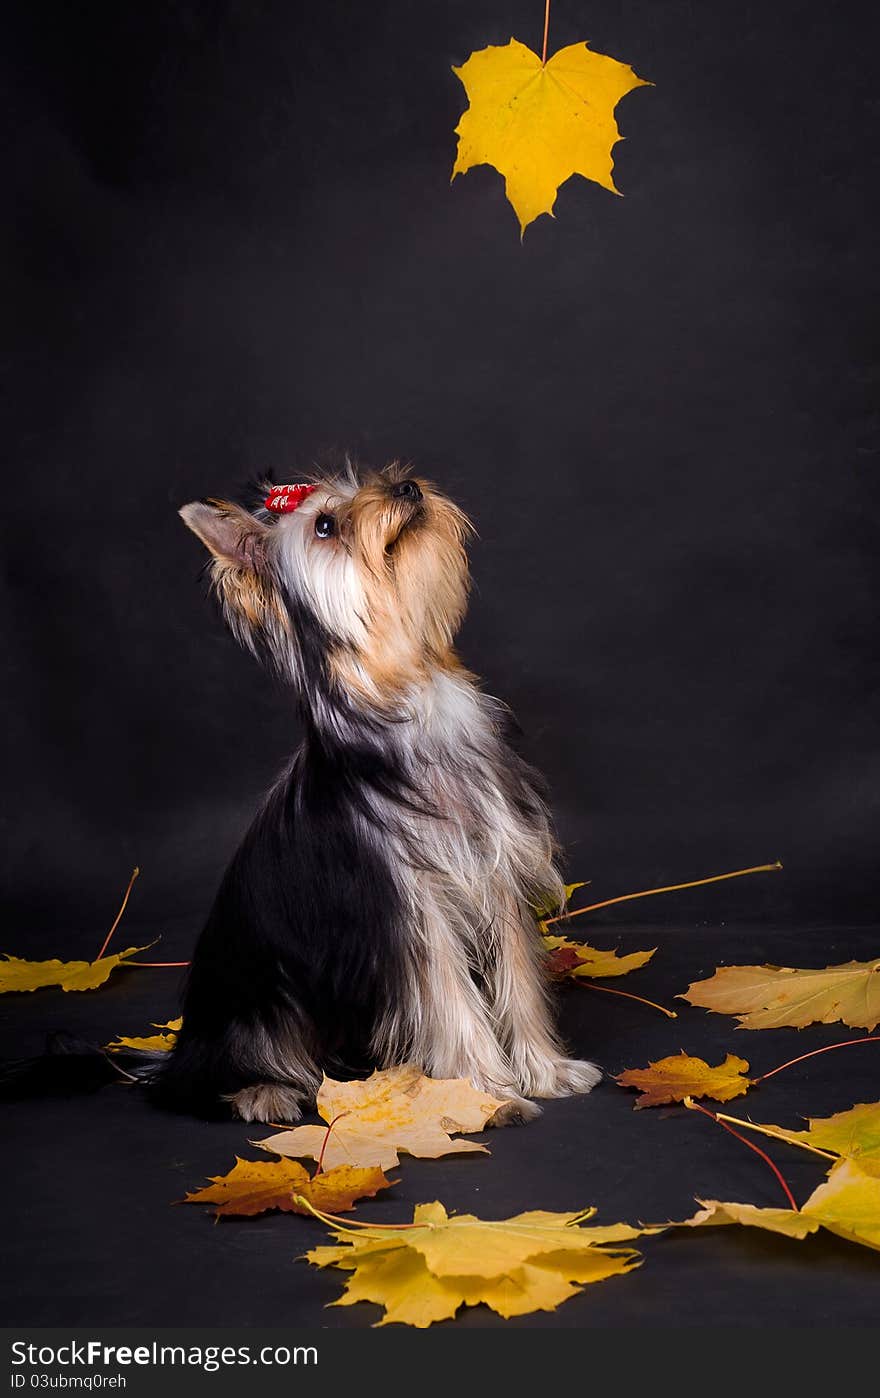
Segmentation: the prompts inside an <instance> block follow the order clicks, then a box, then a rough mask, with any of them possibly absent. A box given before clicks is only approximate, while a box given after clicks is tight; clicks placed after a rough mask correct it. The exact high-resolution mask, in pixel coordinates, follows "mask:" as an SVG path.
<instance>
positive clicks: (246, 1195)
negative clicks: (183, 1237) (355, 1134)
mask: <svg viewBox="0 0 880 1398" xmlns="http://www.w3.org/2000/svg"><path fill="white" fill-rule="evenodd" d="M393 1183H394V1181H393V1180H389V1179H386V1177H385V1175H384V1174H383V1172H382V1171H381V1170H378V1169H375V1168H373V1169H369V1170H359V1169H352V1168H351V1166H348V1165H340V1166H339V1167H338V1168H337V1169H335V1170H326V1171H321V1172H319V1173H318V1174H317V1175H315V1176H313V1177H312V1176H310V1175H309V1173H308V1171H307V1170H306V1169H305V1168H304V1167H303V1166H302V1165H300V1164H299V1163H298V1162H297V1161H295V1160H242V1159H240V1158H239V1157H238V1156H236V1160H235V1164H234V1165H233V1167H232V1169H231V1170H230V1171H229V1172H228V1173H227V1174H225V1175H214V1176H213V1177H212V1179H211V1183H210V1184H209V1185H206V1186H205V1187H204V1189H198V1190H196V1191H195V1192H194V1193H192V1194H187V1196H186V1198H185V1199H184V1200H182V1201H181V1202H182V1203H184V1204H216V1205H217V1207H216V1209H215V1210H214V1212H215V1214H216V1215H217V1217H218V1218H226V1217H233V1216H234V1217H237V1218H253V1217H254V1215H256V1214H264V1213H267V1212H268V1211H269V1210H270V1209H274V1210H280V1211H281V1212H283V1213H295V1214H308V1213H310V1212H312V1209H313V1208H314V1209H319V1210H322V1211H324V1212H326V1213H334V1214H336V1213H345V1212H347V1211H348V1210H349V1209H352V1208H354V1202H355V1200H356V1199H365V1198H372V1197H373V1196H374V1195H375V1194H378V1192H379V1190H380V1189H388V1188H389V1187H390V1186H391V1185H392V1184H393ZM303 1200H305V1201H306V1202H305V1203H304V1202H302V1201H303ZM307 1205H309V1206H311V1207H307Z"/></svg>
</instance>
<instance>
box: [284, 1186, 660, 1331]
mask: <svg viewBox="0 0 880 1398" xmlns="http://www.w3.org/2000/svg"><path fill="white" fill-rule="evenodd" d="M316 1212H317V1211H316ZM590 1216H591V1211H590V1210H587V1211H585V1212H584V1213H580V1214H561V1213H560V1214H553V1213H544V1212H533V1213H525V1214H518V1215H516V1216H515V1217H514V1218H509V1219H503V1220H500V1221H498V1222H485V1221H483V1220H482V1219H479V1218H476V1217H475V1216H474V1215H472V1214H461V1215H458V1216H456V1217H453V1218H450V1217H449V1215H448V1214H447V1212H446V1209H445V1208H444V1206H443V1205H442V1204H440V1203H437V1202H435V1203H433V1204H418V1205H416V1207H415V1209H414V1210H413V1222H412V1224H411V1225H408V1226H403V1227H397V1228H381V1227H373V1226H372V1225H368V1226H366V1227H362V1228H358V1229H357V1230H355V1229H348V1228H346V1227H344V1226H342V1227H333V1236H334V1237H335V1238H336V1240H337V1243H338V1244H340V1246H337V1247H318V1248H314V1249H312V1251H311V1252H309V1253H307V1254H306V1257H307V1260H308V1261H309V1262H311V1263H313V1264H314V1265H316V1266H318V1267H340V1268H342V1269H343V1270H344V1271H349V1272H352V1273H353V1275H352V1277H351V1279H350V1280H349V1281H348V1282H347V1284H346V1288H345V1291H344V1292H343V1294H342V1296H341V1297H340V1298H339V1300H338V1301H335V1302H334V1303H333V1304H334V1305H337V1306H351V1305H354V1304H355V1303H356V1302H357V1301H372V1302H375V1303H376V1304H377V1305H380V1306H383V1307H384V1313H383V1315H382V1319H381V1320H380V1321H379V1322H378V1323H379V1325H389V1324H392V1323H395V1322H396V1323H398V1324H402V1325H413V1326H417V1327H418V1328H420V1329H423V1328H425V1327H426V1326H429V1325H433V1324H434V1322H435V1321H438V1320H449V1319H451V1318H452V1317H453V1316H454V1315H455V1314H456V1312H457V1311H458V1310H459V1308H460V1307H461V1306H476V1305H479V1304H480V1303H482V1304H484V1305H486V1306H489V1307H490V1308H491V1309H492V1310H494V1311H496V1312H497V1313H498V1314H499V1315H501V1316H504V1317H506V1318H509V1317H510V1316H515V1315H526V1314H528V1313H529V1312H530V1311H537V1310H543V1311H552V1310H555V1309H556V1307H557V1306H558V1305H560V1304H561V1302H563V1301H566V1300H568V1299H569V1298H570V1297H571V1296H575V1295H577V1293H578V1292H579V1291H580V1289H581V1288H582V1287H583V1286H585V1285H588V1284H589V1283H590V1282H597V1281H604V1280H605V1279H606V1278H608V1277H612V1276H621V1275H623V1274H624V1273H626V1272H628V1271H630V1270H631V1269H632V1268H633V1267H637V1266H638V1265H639V1264H640V1262H641V1258H640V1256H639V1254H638V1253H637V1252H634V1251H633V1250H632V1249H620V1248H610V1247H607V1246H603V1242H602V1239H601V1237H600V1236H597V1235H601V1234H602V1233H603V1232H605V1231H609V1230H614V1229H622V1230H624V1232H625V1235H626V1236H627V1237H632V1236H635V1234H636V1232H637V1231H638V1230H630V1229H629V1226H628V1225H626V1224H618V1225H615V1224H611V1225H609V1229H608V1230H603V1229H601V1228H597V1229H595V1230H588V1229H582V1228H580V1227H579V1224H580V1223H581V1222H582V1221H583V1220H584V1219H585V1218H588V1217H590ZM319 1217H323V1218H324V1222H326V1223H329V1224H330V1225H331V1227H332V1226H333V1225H334V1224H335V1222H336V1221H335V1220H334V1219H332V1218H328V1217H326V1215H321V1214H319Z"/></svg>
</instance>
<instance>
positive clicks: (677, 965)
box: [0, 924, 880, 1328]
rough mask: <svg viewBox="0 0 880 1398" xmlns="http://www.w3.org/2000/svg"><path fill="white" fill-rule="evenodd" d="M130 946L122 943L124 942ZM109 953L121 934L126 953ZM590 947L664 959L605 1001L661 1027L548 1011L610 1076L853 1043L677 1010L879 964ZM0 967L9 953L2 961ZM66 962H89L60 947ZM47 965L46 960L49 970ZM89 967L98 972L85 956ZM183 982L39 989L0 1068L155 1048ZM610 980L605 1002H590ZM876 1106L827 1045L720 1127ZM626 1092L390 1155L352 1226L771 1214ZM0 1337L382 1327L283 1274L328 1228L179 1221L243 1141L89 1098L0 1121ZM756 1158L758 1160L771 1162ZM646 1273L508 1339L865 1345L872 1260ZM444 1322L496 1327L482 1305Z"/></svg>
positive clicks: (825, 954) (823, 1258)
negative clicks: (777, 1337)
mask: <svg viewBox="0 0 880 1398" xmlns="http://www.w3.org/2000/svg"><path fill="white" fill-rule="evenodd" d="M133 926H134V924H131V925H129V926H128V928H127V929H126V931H125V935H124V936H122V940H121V942H120V945H129V944H131V943H133V942H135V941H137V940H138V937H137V935H136V934H137V930H138V929H137V928H136V927H135V929H134V932H133V931H132V928H133ZM120 935H122V934H120ZM591 936H592V940H593V941H595V942H596V943H597V944H598V945H599V946H608V945H612V944H617V945H619V946H620V947H622V948H623V949H625V950H634V949H636V948H637V947H646V946H653V945H655V944H656V945H659V950H658V951H657V954H656V956H655V957H654V960H653V962H652V963H651V964H650V965H649V966H647V967H646V968H644V969H643V970H641V971H638V972H635V973H633V974H631V975H630V976H629V977H627V978H626V980H625V981H617V982H616V985H617V987H618V988H620V989H627V990H629V991H632V992H633V993H636V994H639V995H644V996H647V997H649V998H651V999H656V1000H660V1001H661V1002H663V1003H666V1004H667V1005H672V1004H674V1003H677V1008H678V1018H677V1019H676V1020H669V1019H666V1018H664V1017H663V1016H661V1015H659V1014H657V1013H656V1012H655V1011H652V1010H650V1009H647V1008H644V1007H642V1006H641V1005H637V1004H633V1003H630V1002H628V1001H626V1000H621V999H619V998H617V997H615V996H611V995H604V994H597V993H595V992H593V991H592V990H590V989H587V988H585V987H581V986H577V985H574V986H571V987H566V988H565V989H564V990H563V991H562V993H561V997H560V998H561V1015H562V1021H563V1025H564V1029H565V1033H566V1036H567V1038H568V1040H569V1042H570V1044H571V1045H572V1048H573V1049H574V1050H575V1051H576V1052H577V1053H579V1054H581V1055H584V1056H591V1057H593V1058H595V1059H596V1061H598V1062H599V1063H600V1064H601V1065H602V1066H603V1067H604V1068H605V1069H606V1070H607V1071H608V1072H609V1073H617V1072H620V1071H621V1070H622V1069H623V1068H628V1067H641V1066H644V1065H645V1064H647V1062H648V1061H649V1059H653V1058H657V1057H660V1056H662V1055H665V1054H668V1053H674V1052H677V1051H678V1050H679V1049H682V1048H683V1049H685V1050H687V1051H688V1052H690V1053H695V1054H699V1055H701V1056H703V1057H705V1058H707V1059H708V1060H710V1061H717V1059H718V1058H719V1055H720V1056H723V1054H724V1052H725V1051H728V1050H729V1051H731V1052H735V1053H738V1054H739V1055H741V1056H742V1057H745V1058H747V1059H748V1060H749V1061H750V1063H751V1065H752V1068H753V1070H754V1071H756V1072H765V1071H768V1070H769V1069H770V1068H771V1067H774V1066H776V1065H777V1064H779V1063H781V1062H783V1061H785V1060H786V1059H788V1058H791V1057H793V1056H795V1055H797V1054H799V1053H805V1052H807V1051H808V1050H810V1049H813V1048H818V1047H821V1046H822V1045H824V1044H831V1043H835V1042H838V1041H840V1040H842V1039H848V1038H852V1037H855V1036H856V1035H858V1034H859V1033H861V1032H862V1031H858V1030H855V1031H853V1030H848V1029H847V1028H846V1026H844V1025H840V1024H837V1025H827V1026H823V1025H814V1026H812V1027H810V1028H808V1029H806V1030H801V1031H798V1030H794V1029H791V1030H777V1031H766V1032H760V1033H756V1032H749V1031H737V1030H736V1029H735V1022H734V1021H733V1020H731V1019H730V1018H728V1017H726V1016H722V1015H712V1014H708V1013H707V1012H706V1011H704V1010H701V1009H695V1008H691V1007H690V1006H688V1005H686V1004H684V1003H683V1002H681V1001H678V1002H674V1001H673V997H674V996H675V995H676V994H677V993H679V992H681V991H683V990H684V989H685V988H686V987H687V985H688V983H689V982H690V981H692V980H695V979H699V978H701V977H703V976H705V975H708V974H710V973H711V971H712V970H713V968H714V967H715V966H717V965H721V964H722V963H736V962H740V963H745V962H748V963H752V962H764V961H769V962H773V963H775V964H787V965H797V966H813V965H816V966H821V965H826V964H831V963H836V962H841V961H845V960H849V959H851V958H856V959H866V958H868V957H875V956H877V955H878V954H880V930H878V929H870V928H858V929H835V930H829V929H828V928H822V929H810V928H801V929H797V930H792V929H785V930H782V929H779V930H774V929H772V928H767V927H762V928H746V927H733V926H719V927H699V928H689V929H687V930H670V929H668V928H658V927H652V928H639V927H635V926H628V927H625V928H622V927H611V926H605V927H603V928H599V927H597V926H596V925H595V924H594V925H593V927H592V928H591ZM188 945H189V934H188V933H187V932H186V930H185V929H183V928H180V929H177V931H175V932H172V933H171V934H170V935H166V937H165V940H164V941H163V944H162V951H163V955H164V956H168V957H169V958H173V957H175V956H178V955H180V956H185V955H186V953H187V950H188ZM8 950H10V951H13V952H14V951H15V947H14V946H11V945H10V946H9V948H8ZM58 950H59V951H60V953H61V954H62V955H64V956H69V955H74V954H78V955H86V954H88V948H86V947H83V948H81V949H80V948H79V947H78V948H77V950H76V952H74V951H72V950H71V949H70V946H65V947H64V948H63V949H61V948H59V949H58ZM41 954H46V955H48V954H50V953H49V952H48V951H47V952H45V953H42V952H41ZM92 954H94V953H93V952H92ZM178 974H179V973H178V972H176V971H172V970H138V971H135V970H129V971H119V972H117V973H115V974H114V976H113V977H112V978H111V980H110V982H109V983H108V985H107V986H106V987H105V988H103V989H101V990H99V991H96V992H92V993H87V994H79V995H75V994H67V995H65V994H63V993H62V992H61V991H60V990H45V991H40V992H37V993H36V994H33V995H15V996H13V995H7V996H4V997H3V999H2V1001H0V1054H2V1055H3V1056H4V1057H7V1056H18V1055H20V1054H25V1053H30V1052H35V1051H36V1050H37V1049H38V1047H39V1044H40V1042H41V1041H42V1036H43V1035H44V1034H45V1032H46V1031H47V1030H53V1029H59V1028H66V1029H70V1030H72V1031H74V1032H76V1033H81V1034H84V1035H87V1036H88V1037H90V1038H93V1039H102V1040H103V1039H106V1038H108V1037H110V1036H111V1035H114V1034H118V1033H124V1034H139V1033H145V1032H148V1029H147V1026H148V1025H149V1023H150V1022H151V1021H154V1020H166V1019H168V1018H170V1017H171V1016H172V1015H173V1014H174V1013H175V1010H176V988H177V977H178ZM606 984H607V982H606ZM878 1096H880V1044H870V1045H866V1046H865V1047H864V1048H859V1047H856V1048H851V1049H844V1050H841V1051H840V1052H837V1053H832V1054H827V1055H823V1056H821V1057H818V1058H814V1059H812V1060H811V1061H809V1062H807V1063H804V1064H801V1065H798V1066H797V1067H796V1068H793V1069H791V1070H789V1071H787V1072H785V1073H781V1074H780V1075H779V1076H778V1077H776V1078H774V1079H773V1080H772V1081H771V1082H768V1083H767V1084H766V1085H765V1086H763V1087H761V1088H759V1089H754V1090H753V1091H752V1093H751V1094H750V1096H749V1097H748V1099H745V1098H743V1099H740V1100H739V1101H737V1102H736V1103H734V1104H731V1107H730V1108H729V1110H731V1111H732V1112H733V1113H734V1114H736V1115H747V1114H748V1115H751V1116H752V1117H753V1119H754V1120H756V1121H764V1122H776V1123H779V1124H782V1125H787V1126H798V1125H800V1118H801V1117H803V1116H805V1115H807V1114H809V1115H812V1116H823V1115H829V1114H831V1113H832V1112H836V1111H841V1110H843V1109H844V1108H846V1107H849V1106H851V1105H852V1104H853V1103H856V1102H864V1101H872V1100H875V1099H876V1098H877V1097H878ZM633 1101H634V1096H633V1094H631V1093H629V1092H626V1091H624V1090H623V1089H621V1088H619V1087H618V1086H617V1085H616V1084H615V1083H614V1082H612V1081H605V1082H603V1083H602V1084H601V1085H600V1086H599V1087H598V1088H597V1089H596V1090H595V1091H594V1092H593V1093H592V1094H591V1095H590V1096H589V1097H587V1098H573V1099H569V1100H567V1101H561V1102H553V1103H549V1104H548V1105H547V1106H546V1107H545V1111H544V1115H543V1117H542V1118H541V1119H540V1120H539V1121H538V1122H536V1123H534V1124H532V1125H530V1126H527V1127H524V1128H511V1129H508V1130H505V1131H501V1132H497V1133H489V1134H488V1135H487V1136H486V1137H485V1138H484V1139H485V1140H486V1141H487V1143H488V1144H489V1145H490V1147H491V1152H492V1153H491V1155H490V1156H476V1157H462V1158H457V1159H456V1158H451V1159H448V1160H438V1161H423V1160H412V1159H410V1158H408V1157H403V1159H402V1164H401V1167H400V1169H399V1170H396V1171H394V1172H393V1173H394V1174H395V1175H396V1176H397V1177H398V1178H399V1184H398V1185H397V1186H396V1187H395V1188H394V1189H393V1190H391V1191H389V1192H388V1193H387V1194H386V1195H385V1196H384V1197H382V1198H380V1199H377V1200H371V1201H368V1202H366V1203H365V1204H364V1205H362V1206H361V1207H360V1209H359V1214H358V1216H359V1217H360V1218H362V1219H365V1220H375V1221H377V1222H399V1221H403V1220H405V1219H406V1218H407V1217H410V1216H411V1210H412V1205H413V1204H415V1203H419V1202H421V1201H425V1200H432V1199H440V1200H442V1201H443V1203H444V1204H445V1205H446V1206H447V1208H448V1209H450V1210H458V1211H461V1212H464V1211H468V1212H474V1213H477V1214H479V1215H480V1216H481V1217H484V1218H504V1217H506V1216H508V1215H510V1214H514V1213H518V1212H520V1211H521V1210H524V1209H534V1208H541V1209H559V1210H573V1209H578V1208H581V1207H583V1206H585V1205H591V1204H594V1205H597V1206H598V1209H599V1215H598V1220H597V1221H606V1222H611V1221H615V1220H628V1221H632V1222H635V1221H637V1220H639V1219H642V1220H652V1221H656V1220H661V1219H666V1218H684V1217H687V1216H688V1215H689V1214H690V1213H691V1212H692V1210H693V1208H694V1204H693V1200H694V1196H701V1197H704V1198H719V1199H726V1200H736V1201H747V1202H751V1203H755V1204H759V1205H772V1206H779V1205H780V1204H782V1202H783V1200H782V1195H781V1192H780V1190H779V1187H778V1185H777V1183H776V1182H775V1180H774V1179H773V1176H772V1175H771V1173H770V1171H769V1170H768V1169H767V1168H766V1166H765V1165H764V1164H763V1163H762V1161H761V1160H760V1159H759V1158H758V1157H757V1156H756V1155H754V1154H753V1153H752V1152H750V1151H748V1150H747V1149H746V1148H745V1146H742V1145H740V1144H739V1142H737V1141H736V1140H734V1139H732V1138H731V1137H730V1136H729V1135H727V1134H726V1133H725V1132H724V1131H722V1130H721V1129H720V1128H719V1127H716V1126H714V1125H713V1124H712V1123H711V1122H709V1121H708V1120H706V1118H705V1117H702V1116H700V1115H698V1114H697V1113H695V1112H688V1111H687V1110H685V1109H684V1108H660V1109H656V1110H651V1111H640V1112H635V1111H633ZM4 1117H5V1120H6V1123H7V1125H6V1131H5V1133H4V1141H5V1144H4V1151H3V1198H4V1201H5V1208H4V1225H3V1234H4V1245H5V1246H4V1251H5V1267H4V1268H3V1277H2V1296H0V1302H2V1314H3V1319H4V1323H5V1324H7V1325H30V1326H37V1325H70V1326H73V1325H93V1324H101V1325H105V1326H106V1325H141V1326H153V1325H190V1324H192V1325H196V1324H199V1325H212V1326H233V1325H254V1326H257V1325H264V1326H273V1325H296V1326H301V1327H309V1326H314V1327H332V1328H351V1327H363V1326H369V1325H371V1324H372V1323H374V1322H375V1321H376V1320H377V1319H378V1316H379V1311H378V1309H377V1308H376V1307H374V1306H371V1305H366V1304H364V1305H358V1306H354V1307H351V1308H345V1309H341V1308H333V1309H326V1307H327V1304H328V1302H330V1301H332V1300H333V1299H334V1297H336V1296H338V1295H339V1293H340V1291H341V1285H342V1280H343V1278H342V1276H341V1274H340V1273H338V1272H333V1271H317V1270H316V1269H313V1268H310V1267H308V1266H306V1265H305V1264H304V1263H302V1262H300V1261H297V1260H295V1259H296V1258H297V1257H298V1255H299V1254H301V1253H303V1252H304V1251H305V1250H306V1249H307V1248H309V1247H310V1246H313V1245H315V1244H316V1243H318V1242H321V1241H323V1236H322V1235H323V1233H324V1230H323V1228H322V1226H321V1225H320V1224H319V1223H317V1222H314V1221H312V1220H310V1219H306V1218H299V1217H294V1216H292V1215H284V1216H282V1215H268V1216H265V1217H262V1218H258V1219H250V1220H243V1221H224V1222H222V1223H220V1224H218V1225H217V1226H214V1225H213V1222H212V1216H211V1214H210V1213H209V1211H208V1210H207V1209H201V1208H196V1207H191V1208H190V1207H187V1208H173V1207H172V1204H173V1202H174V1201H175V1200H177V1199H180V1198H181V1197H182V1196H183V1194H184V1193H185V1192H186V1191H187V1190H192V1189H195V1188H196V1187H198V1186H199V1185H201V1184H202V1183H203V1182H204V1181H205V1179H206V1177H207V1176H209V1175H217V1174H222V1173H224V1172H225V1171H226V1170H227V1169H228V1168H229V1167H230V1166H231V1165H232V1163H233V1158H234V1156H235V1154H236V1153H239V1154H241V1155H245V1156H247V1155H250V1156H252V1157H253V1158H257V1157H259V1156H260V1152H257V1151H253V1150H250V1149H249V1147H248V1138H249V1137H253V1136H259V1135H261V1134H264V1133H262V1132H261V1131H260V1130H259V1129H255V1128H254V1127H252V1126H251V1127H249V1126H247V1125H244V1124H242V1123H229V1124H216V1123H213V1124H206V1123H203V1122H201V1121H196V1120H192V1119H187V1118H179V1117H174V1116H169V1115H165V1114H164V1113H162V1112H159V1111H158V1110H156V1109H154V1108H152V1107H150V1106H149V1105H148V1104H147V1103H146V1102H145V1101H144V1100H143V1099H142V1098H141V1096H140V1095H139V1093H138V1092H137V1090H131V1089H128V1088H126V1087H118V1088H117V1087H111V1088H106V1089H104V1090H103V1091H101V1092H100V1093H98V1094H97V1095H94V1096H88V1097H80V1098H78V1099H75V1100H70V1099H69V1100H53V1101H45V1100H44V1101H39V1102H28V1103H16V1104H12V1105H8V1106H5V1107H4ZM765 1144H766V1142H765ZM770 1153H771V1154H772V1155H773V1156H774V1158H775V1159H776V1161H777V1163H778V1164H779V1165H780V1167H781V1168H782V1170H783V1173H784V1174H785V1176H786V1178H787V1179H788V1181H789V1184H790V1185H791V1188H792V1189H793V1191H794V1194H795V1196H796V1198H797V1199H798V1201H799V1202H803V1201H804V1200H805V1199H806V1197H807V1195H808V1194H809V1193H810V1192H811V1191H812V1189H813V1188H814V1187H815V1186H816V1185H817V1184H818V1183H819V1182H820V1180H821V1178H822V1162H821V1161H820V1160H818V1159H815V1160H814V1159H813V1158H812V1157H811V1156H809V1155H807V1154H806V1153H805V1152H802V1151H799V1150H796V1149H795V1148H794V1147H789V1146H786V1145H784V1144H778V1145H777V1144H772V1143H771V1147H770ZM643 1252H644V1259H645V1260H644V1265H643V1267H642V1268H641V1269H640V1270H639V1271H637V1272H635V1273H633V1274H631V1275H629V1276H627V1277H624V1278H620V1279H612V1280H610V1281H608V1282H604V1283H601V1284H599V1285H595V1286H592V1287H589V1288H587V1290H586V1291H585V1292H584V1294H583V1295H581V1296H578V1297H575V1298H574V1299H573V1300H571V1301H569V1302H567V1303H566V1304H565V1305H563V1306H561V1307H560V1309H559V1310H558V1311H556V1312H553V1313H550V1314H536V1315H532V1316H526V1317H525V1318H523V1319H521V1320H518V1321H516V1322H514V1323H515V1324H516V1325H518V1326H524V1327H538V1328H541V1327H550V1326H563V1327H573V1328H578V1327H585V1328H592V1327H631V1326H635V1325H638V1326H641V1327H660V1326H686V1327H698V1326H718V1325H731V1326H804V1325H807V1326H812V1325H817V1326H818V1325H829V1324H833V1325H842V1326H847V1325H848V1326H861V1325H874V1324H876V1318H877V1305H878V1296H880V1258H878V1254H877V1253H876V1252H874V1251H870V1250H869V1249H867V1248H861V1247H858V1246H855V1245H853V1244H850V1243H847V1242H844V1241H843V1240H841V1239H837V1238H835V1237H832V1236H830V1235H820V1236H816V1237H812V1238H808V1239H806V1240H805V1241H804V1242H796V1241H791V1240H788V1239H785V1238H782V1237H776V1236H773V1235H770V1234H765V1233H763V1232H760V1231H758V1230H755V1229H746V1228H722V1229H711V1230H706V1231H704V1232H690V1231H681V1232H672V1233H670V1234H667V1235H663V1236H659V1237H655V1238H648V1239H646V1240H644V1243H643ZM449 1323H450V1324H452V1323H454V1324H455V1325H457V1326H468V1327H470V1326H493V1327H497V1326H504V1325H505V1324H510V1322H504V1321H502V1320H501V1319H499V1318H498V1317H497V1316H495V1315H493V1314H492V1313H490V1312H489V1311H487V1310H485V1309H484V1308H482V1307H480V1308H477V1309H475V1310H470V1311H466V1312H464V1313H462V1314H461V1316H460V1318H459V1319H458V1320H456V1321H455V1322H449Z"/></svg>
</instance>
